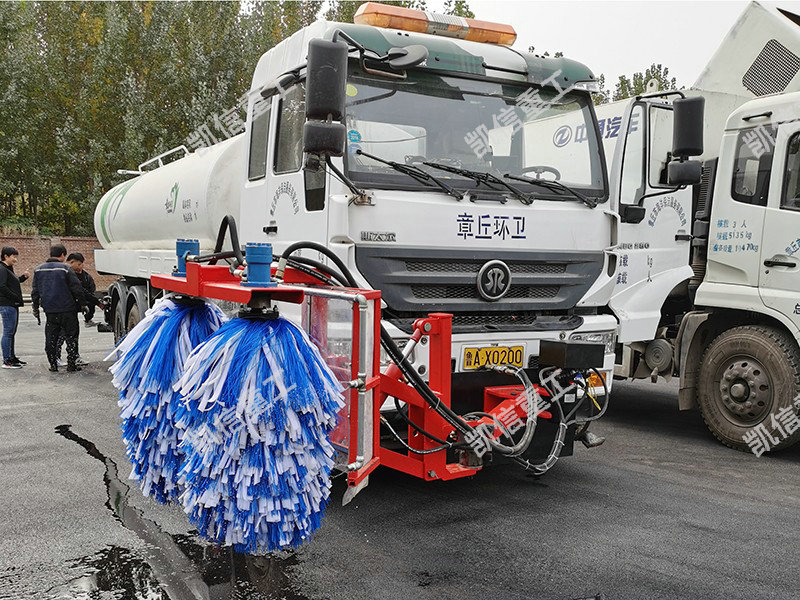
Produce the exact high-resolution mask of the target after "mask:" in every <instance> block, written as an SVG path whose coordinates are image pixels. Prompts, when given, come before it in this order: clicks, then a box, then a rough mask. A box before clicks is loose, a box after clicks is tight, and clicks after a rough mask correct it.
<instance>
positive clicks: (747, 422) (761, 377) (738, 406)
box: [719, 356, 772, 427]
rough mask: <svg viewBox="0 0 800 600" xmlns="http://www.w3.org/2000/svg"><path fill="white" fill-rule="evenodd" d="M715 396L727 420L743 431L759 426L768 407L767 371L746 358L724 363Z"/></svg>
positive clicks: (769, 387)
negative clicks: (739, 426)
mask: <svg viewBox="0 0 800 600" xmlns="http://www.w3.org/2000/svg"><path fill="white" fill-rule="evenodd" d="M719 392H720V396H721V397H722V404H723V407H724V409H725V412H726V416H727V417H728V419H729V420H731V421H732V422H733V423H735V424H737V425H741V426H744V427H750V426H752V425H755V424H756V423H760V422H761V421H762V420H763V418H764V417H765V416H766V415H767V413H768V412H769V410H770V408H771V407H772V385H771V382H770V379H769V376H768V374H767V371H766V369H764V366H763V365H762V364H761V363H760V362H759V361H757V360H755V359H754V358H752V357H749V356H747V357H745V356H739V357H735V358H733V359H731V360H730V361H729V362H728V363H726V366H725V367H724V368H723V369H722V373H721V376H720V380H719Z"/></svg>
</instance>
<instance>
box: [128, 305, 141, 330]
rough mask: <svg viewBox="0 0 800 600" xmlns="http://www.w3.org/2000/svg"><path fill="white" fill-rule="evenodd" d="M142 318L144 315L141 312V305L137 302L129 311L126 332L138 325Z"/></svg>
mask: <svg viewBox="0 0 800 600" xmlns="http://www.w3.org/2000/svg"><path fill="white" fill-rule="evenodd" d="M141 320H142V315H141V313H140V312H139V305H138V304H136V303H135V302H134V303H133V306H131V308H130V310H129V311H128V326H127V329H126V333H127V332H128V331H130V330H131V329H133V328H134V327H136V325H138V324H139V321H141Z"/></svg>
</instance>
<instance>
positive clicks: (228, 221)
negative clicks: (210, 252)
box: [209, 215, 244, 267]
mask: <svg viewBox="0 0 800 600" xmlns="http://www.w3.org/2000/svg"><path fill="white" fill-rule="evenodd" d="M226 231H228V232H229V233H230V235H231V246H232V247H233V256H234V258H235V259H236V265H235V266H236V267H241V266H243V265H244V255H243V254H242V246H241V244H239V231H238V229H236V219H234V218H233V215H225V217H224V218H223V219H222V222H221V223H220V225H219V233H218V234H217V243H216V245H215V246H214V254H217V253H219V252H222V246H223V244H225V232H226ZM209 264H211V265H215V264H217V257H215V258H212V259H211V261H210V262H209Z"/></svg>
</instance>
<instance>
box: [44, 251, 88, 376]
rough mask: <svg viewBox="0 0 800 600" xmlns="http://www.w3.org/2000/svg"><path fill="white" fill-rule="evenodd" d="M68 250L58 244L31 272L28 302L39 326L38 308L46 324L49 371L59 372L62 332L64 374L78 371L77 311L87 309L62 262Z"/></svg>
mask: <svg viewBox="0 0 800 600" xmlns="http://www.w3.org/2000/svg"><path fill="white" fill-rule="evenodd" d="M66 256H67V249H66V248H64V246H62V245H60V244H58V245H56V246H52V247H51V248H50V258H48V259H47V262H45V263H43V264H41V265H39V266H38V267H36V269H34V271H33V289H32V290H31V303H32V304H33V316H34V317H36V320H37V321H39V324H40V325H41V322H42V321H41V318H40V316H39V306H40V305H41V307H42V308H43V309H44V313H45V316H46V318H47V322H46V323H45V329H44V339H45V344H44V351H45V353H46V354H47V362H48V363H50V371H52V372H54V373H57V372H58V362H57V360H58V338H59V336H60V335H61V333H62V332H63V333H64V338H65V340H66V342H67V371H80V368H79V367H78V366H77V364H76V361H77V359H78V332H79V331H80V326H79V325H78V311H79V310H80V311H85V310H86V301H85V300H84V294H83V287H82V286H81V282H80V281H79V280H78V276H77V275H75V271H73V270H72V269H71V268H70V267H69V265H67V264H65V263H64V259H65V258H66Z"/></svg>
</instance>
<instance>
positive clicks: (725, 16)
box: [428, 0, 800, 91]
mask: <svg viewBox="0 0 800 600" xmlns="http://www.w3.org/2000/svg"><path fill="white" fill-rule="evenodd" d="M441 4H443V2H438V1H429V2H428V6H430V7H431V8H430V9H431V10H437V9H439V7H440V5H441ZM747 4H748V2H746V1H740V0H734V1H726V0H721V1H697V0H693V1H660V0H650V1H636V2H635V1H629V2H623V1H613V2H612V1H606V0H593V1H583V2H575V1H568V0H564V1H561V2H555V1H546V0H545V1H542V0H535V1H534V0H517V1H512V0H469V6H470V8H471V9H472V10H473V12H474V13H475V16H476V17H477V18H479V19H484V20H487V21H497V22H500V23H509V24H511V25H513V26H514V29H516V31H517V41H516V43H515V44H514V47H515V48H517V49H520V50H527V48H528V46H534V47H535V48H536V52H537V53H539V52H542V53H543V52H545V51H549V52H550V54H551V55H552V54H553V53H554V52H556V51H559V50H560V51H561V52H563V53H564V55H565V56H567V57H569V58H574V59H575V60H579V61H581V62H583V63H585V64H586V65H587V66H588V67H589V68H591V69H592V71H594V73H595V74H596V75H599V74H600V73H603V74H605V76H606V85H607V87H609V88H611V89H612V91H613V86H614V82H615V81H616V79H617V77H618V76H619V75H622V74H624V75H628V76H630V75H631V74H632V73H634V72H636V71H644V70H645V69H646V68H647V67H649V66H650V65H651V64H652V63H661V64H663V65H664V66H666V67H668V68H669V70H670V75H672V76H674V77H677V79H678V86H682V85H683V86H690V85H691V84H693V83H694V81H695V79H696V78H697V76H698V75H699V74H700V71H701V70H702V68H703V67H704V66H705V64H706V62H707V61H708V59H709V58H711V55H712V54H713V53H714V51H715V50H716V49H717V47H718V46H719V43H720V41H721V40H722V38H723V37H724V36H725V34H726V33H727V32H728V30H729V29H730V28H731V26H732V25H733V23H734V22H735V21H736V19H737V18H738V17H739V15H740V14H741V12H742V11H743V10H744V8H745V7H746V6H747ZM770 4H773V5H777V6H780V7H782V8H786V9H788V10H791V11H792V12H796V13H800V2H798V1H793V2H792V1H782V2H771V3H770Z"/></svg>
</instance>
